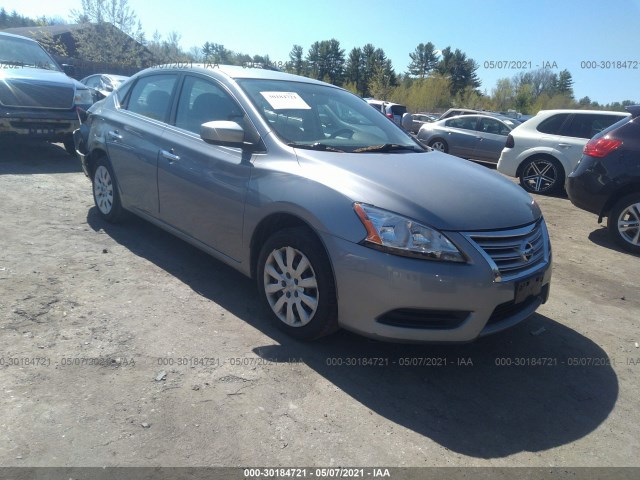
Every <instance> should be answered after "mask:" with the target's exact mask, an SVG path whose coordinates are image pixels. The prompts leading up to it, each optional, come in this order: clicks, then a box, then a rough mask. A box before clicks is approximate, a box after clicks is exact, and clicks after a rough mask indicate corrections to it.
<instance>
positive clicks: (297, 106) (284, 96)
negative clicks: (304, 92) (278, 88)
mask: <svg viewBox="0 0 640 480" xmlns="http://www.w3.org/2000/svg"><path fill="white" fill-rule="evenodd" d="M260 95H262V96H263V97H264V98H265V100H266V101H267V102H269V105H271V106H272V107H273V109H274V110H287V109H291V110H311V107H310V106H309V105H307V102H305V101H304V100H303V99H302V98H301V97H300V95H298V94H297V93H296V92H260Z"/></svg>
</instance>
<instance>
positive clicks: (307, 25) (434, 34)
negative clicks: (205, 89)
mask: <svg viewBox="0 0 640 480" xmlns="http://www.w3.org/2000/svg"><path fill="white" fill-rule="evenodd" d="M129 5H130V6H131V7H132V8H133V10H135V12H136V13H137V15H138V17H139V19H140V20H141V21H142V26H143V28H144V30H145V31H146V32H147V36H148V37H149V38H150V37H151V35H152V34H153V32H154V31H155V30H158V31H159V32H160V33H161V34H163V35H166V34H168V33H169V32H171V31H176V32H178V33H179V34H180V35H181V44H182V46H183V48H185V49H187V50H188V49H189V48H190V47H192V46H201V45H202V44H203V43H204V42H206V41H210V42H215V43H221V44H223V45H224V46H225V47H226V48H228V49H230V50H234V51H238V52H243V53H248V54H251V55H254V54H261V55H264V54H269V56H270V58H271V60H272V61H276V62H278V61H282V62H284V61H287V60H288V54H289V51H290V50H291V47H292V46H293V45H294V44H299V45H302V47H303V48H304V50H305V52H306V51H307V50H308V48H309V46H310V45H311V44H312V43H313V42H314V41H316V40H328V39H331V38H336V39H337V40H339V41H340V43H341V46H342V48H344V49H345V51H346V53H347V54H348V52H349V50H350V49H351V48H353V47H358V46H362V45H364V44H366V43H372V44H374V45H375V46H376V47H380V48H382V49H384V51H385V52H386V54H387V56H388V57H389V58H391V60H392V61H393V65H394V67H395V69H396V71H398V72H404V71H406V69H407V65H408V63H409V61H410V59H409V53H410V52H412V51H413V50H414V49H415V47H416V45H417V44H419V43H426V42H429V41H430V42H432V43H434V44H435V45H436V48H439V49H442V48H445V47H447V46H451V47H452V48H454V49H455V48H460V49H461V50H462V51H463V52H465V53H467V55H468V56H470V57H471V58H473V59H475V60H476V61H477V62H478V64H479V65H480V69H479V70H478V72H477V73H478V76H479V78H480V80H481V81H482V86H481V90H486V92H487V93H491V90H492V89H493V87H494V86H495V84H496V80H497V79H499V78H502V77H512V76H513V75H515V74H516V73H518V70H511V69H498V68H494V69H490V68H484V64H485V61H491V60H495V61H500V60H503V61H504V60H507V61H511V60H513V61H521V62H527V63H528V62H531V65H532V68H535V66H536V65H542V62H549V63H552V62H555V63H556V64H557V66H558V68H557V69H554V71H556V72H559V71H560V70H562V69H564V68H566V69H568V70H569V71H570V72H571V74H572V75H573V79H574V82H575V83H574V92H575V96H576V98H582V97H584V96H585V95H588V96H589V97H590V98H591V99H592V100H596V101H598V102H600V103H608V102H612V101H622V100H625V99H631V100H636V101H638V102H640V88H639V86H640V43H639V42H638V36H637V26H638V24H639V23H640V0H609V1H594V0H582V1H579V0H555V1H549V0H522V1H517V0H487V1H485V2H476V1H472V0H448V1H442V0H438V1H435V0H413V1H401V0H396V1H382V0H322V1H319V2H313V3H312V2H303V1H301V0H296V1H292V0H280V1H277V2H260V1H253V0H246V1H241V0H236V1H229V0H224V1H219V0H192V1H186V0H185V1H182V2H176V1H170V2H169V1H162V0H156V1H154V2H150V1H145V0H129ZM2 6H4V8H5V9H7V10H9V11H11V10H13V9H16V10H17V11H18V12H19V13H21V14H23V15H28V16H40V15H47V16H60V17H62V18H65V19H67V18H68V16H69V14H68V12H69V11H70V10H71V9H72V8H76V9H77V8H79V7H80V0H56V1H48V2H44V1H42V0H39V1H38V0H2ZM625 60H627V61H629V60H631V61H632V62H633V63H632V65H633V66H636V67H637V69H628V68H627V69H623V68H620V69H618V68H611V69H588V68H582V67H583V66H582V65H581V62H584V61H597V62H599V61H605V62H607V61H608V62H612V61H613V62H618V61H625ZM629 65H630V64H628V66H629Z"/></svg>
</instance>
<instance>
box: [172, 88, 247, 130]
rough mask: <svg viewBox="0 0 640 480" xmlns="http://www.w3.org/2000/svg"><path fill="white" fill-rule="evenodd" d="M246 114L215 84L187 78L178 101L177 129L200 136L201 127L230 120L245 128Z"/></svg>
mask: <svg viewBox="0 0 640 480" xmlns="http://www.w3.org/2000/svg"><path fill="white" fill-rule="evenodd" d="M243 118H244V112H243V110H242V109H241V108H240V106H238V104H237V103H236V102H235V101H234V100H233V99H232V98H231V97H230V96H229V94H228V93H227V92H226V91H225V90H224V89H223V88H222V87H220V86H218V85H216V84H215V83H213V82H211V81H208V80H204V79H202V78H198V77H193V76H187V77H186V78H185V80H184V85H183V86H182V91H181V92H180V98H179V99H178V111H177V113H176V127H179V128H183V129H185V130H188V131H190V132H193V133H197V134H200V125H202V124H203V123H206V122H211V121H213V120H229V121H232V122H237V123H239V124H240V125H242V126H244V121H243Z"/></svg>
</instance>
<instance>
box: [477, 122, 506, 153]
mask: <svg viewBox="0 0 640 480" xmlns="http://www.w3.org/2000/svg"><path fill="white" fill-rule="evenodd" d="M476 131H477V134H478V137H479V139H478V141H477V142H476V144H475V145H476V146H475V149H474V151H473V158H475V159H478V160H483V161H485V162H492V163H497V162H498V159H499V158H500V152H502V149H503V148H504V145H505V143H506V142H507V135H509V132H511V129H510V128H509V127H507V126H506V125H505V124H504V123H502V122H501V121H499V120H496V119H495V118H480V119H479V120H478V123H477V124H476Z"/></svg>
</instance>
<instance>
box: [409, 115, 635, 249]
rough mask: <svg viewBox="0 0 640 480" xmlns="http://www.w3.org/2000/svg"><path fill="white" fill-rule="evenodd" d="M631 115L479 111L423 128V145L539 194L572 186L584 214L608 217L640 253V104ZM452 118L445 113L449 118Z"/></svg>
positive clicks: (624, 242) (623, 242)
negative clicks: (522, 117) (519, 116)
mask: <svg viewBox="0 0 640 480" xmlns="http://www.w3.org/2000/svg"><path fill="white" fill-rule="evenodd" d="M627 110H628V112H629V113H625V112H614V111H601V110H547V111H541V112H539V113H538V114H537V115H536V116H535V117H533V118H531V119H530V120H528V121H526V122H524V123H522V124H520V123H519V122H518V121H517V120H513V119H510V118H508V117H501V116H499V115H493V116H488V115H479V114H477V113H474V111H473V110H466V111H462V109H457V110H455V111H454V110H451V111H450V112H448V113H459V114H460V115H458V116H453V117H447V118H445V119H444V120H439V121H436V122H433V123H430V124H426V125H423V126H422V127H421V128H420V131H419V132H418V139H419V140H420V141H421V142H422V143H423V144H425V145H428V146H429V147H431V148H434V149H436V150H440V151H442V152H447V153H451V154H453V155H456V156H459V157H462V158H468V159H474V160H480V161H485V162H493V163H495V162H497V169H498V171H499V172H501V173H503V174H505V175H508V176H512V177H516V178H519V180H520V185H521V186H522V187H523V188H524V189H525V190H527V191H528V192H531V193H537V194H551V193H556V192H558V191H560V190H562V189H563V188H566V190H567V193H568V195H569V198H570V199H571V201H572V202H573V203H574V205H576V206H577V207H579V208H582V209H584V210H587V211H590V212H593V213H596V214H598V221H599V222H601V221H602V219H603V218H604V217H608V229H609V232H610V234H611V237H612V238H613V240H614V241H615V242H617V243H618V244H619V245H620V246H622V247H623V248H625V249H626V250H628V251H631V252H633V253H640V120H637V117H638V115H640V106H632V107H629V108H627ZM448 113H445V114H444V116H445V117H446V116H447V115H448Z"/></svg>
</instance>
